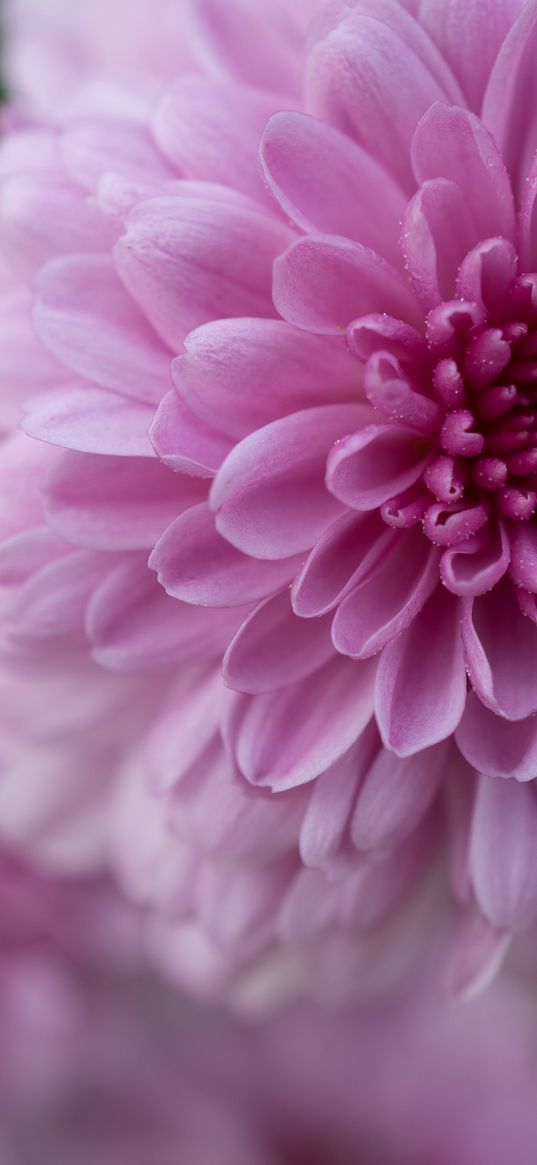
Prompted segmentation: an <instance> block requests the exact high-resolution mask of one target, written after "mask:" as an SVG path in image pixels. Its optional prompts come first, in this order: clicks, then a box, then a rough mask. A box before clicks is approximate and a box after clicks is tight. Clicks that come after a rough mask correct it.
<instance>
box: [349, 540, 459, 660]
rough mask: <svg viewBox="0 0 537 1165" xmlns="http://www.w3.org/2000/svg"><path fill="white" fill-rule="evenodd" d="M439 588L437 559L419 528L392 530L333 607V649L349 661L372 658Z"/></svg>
mask: <svg viewBox="0 0 537 1165" xmlns="http://www.w3.org/2000/svg"><path fill="white" fill-rule="evenodd" d="M437 583H438V556H437V553H436V551H435V550H434V548H433V547H431V545H430V544H428V543H427V540H426V539H425V538H424V537H423V532H422V530H421V528H417V529H411V530H408V531H397V532H396V533H395V534H394V537H393V541H392V545H391V546H390V547H389V548H388V549H387V550H385V552H384V554H383V556H382V558H380V559H379V560H378V561H377V562H376V563H375V564H374V565H373V566H372V568H371V570H370V571H369V572H368V574H367V575H366V577H365V578H364V579H363V580H362V581H361V582H360V583H358V585H356V586H355V587H353V589H352V590H351V591H350V593H349V594H348V595H347V597H346V598H344V599H343V601H342V603H341V605H340V606H339V607H338V609H337V611H336V614H335V617H334V622H333V627H332V639H333V642H334V647H336V648H337V650H338V651H341V652H342V653H343V654H344V655H351V656H352V657H353V658H354V659H366V658H367V657H368V656H370V655H375V654H376V653H377V652H378V651H380V650H381V648H383V647H385V645H386V644H387V643H390V642H391V641H392V640H393V639H395V637H396V636H397V635H399V634H400V633H401V631H403V630H404V629H405V627H408V626H409V624H410V623H411V622H412V620H413V619H414V618H415V617H416V615H417V613H418V611H420V610H421V608H422V607H423V606H424V604H425V603H426V602H427V599H428V598H429V597H430V595H431V594H432V592H433V591H434V589H435V587H436V586H437Z"/></svg>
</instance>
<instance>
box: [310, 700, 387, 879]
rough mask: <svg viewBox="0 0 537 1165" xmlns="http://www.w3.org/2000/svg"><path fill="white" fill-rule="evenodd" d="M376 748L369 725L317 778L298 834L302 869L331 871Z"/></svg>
mask: <svg viewBox="0 0 537 1165" xmlns="http://www.w3.org/2000/svg"><path fill="white" fill-rule="evenodd" d="M377 747H378V735H377V731H376V728H375V724H374V721H371V723H370V724H369V725H368V726H367V728H365V729H364V731H363V732H362V735H361V736H360V738H359V740H357V742H356V744H354V745H353V746H352V748H350V749H349V751H348V752H346V753H345V754H344V756H342V757H340V759H339V760H337V761H336V762H335V764H334V765H332V767H331V768H330V769H328V771H327V772H326V773H322V774H321V776H320V777H317V780H316V781H315V784H314V785H313V788H312V790H311V793H310V796H309V800H308V805H307V809H306V812H305V814H304V820H303V823H302V828H301V830H300V856H301V858H302V861H303V862H304V865H306V866H311V867H313V868H316V869H324V870H330V869H331V868H333V866H334V863H335V861H336V859H337V856H338V854H339V853H340V852H341V851H342V848H343V846H344V843H345V839H346V834H347V830H348V825H349V821H350V816H351V812H352V808H353V805H354V802H355V800H356V793H357V790H358V788H359V786H360V782H361V781H362V780H363V777H364V773H365V772H366V771H367V768H368V766H369V764H370V763H371V760H372V757H373V755H374V751H375V749H376V748H377Z"/></svg>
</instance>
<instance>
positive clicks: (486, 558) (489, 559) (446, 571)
mask: <svg viewBox="0 0 537 1165" xmlns="http://www.w3.org/2000/svg"><path fill="white" fill-rule="evenodd" d="M510 537H511V539H512V534H511V536H510ZM510 537H509V536H508V535H507V532H506V530H505V527H504V526H503V524H502V523H501V522H499V523H498V524H497V525H495V526H492V523H490V522H489V523H488V525H487V526H486V527H485V529H484V530H480V531H479V533H478V534H475V535H474V536H473V537H472V538H467V539H466V541H465V542H459V543H458V545H456V546H454V547H453V548H452V549H450V550H446V551H444V553H443V555H442V558H441V559H440V574H441V577H442V582H443V584H444V586H445V587H447V589H448V591H451V592H452V594H454V595H461V596H462V597H465V596H468V595H484V594H486V592H487V591H490V590H492V588H493V587H495V586H496V583H498V582H499V581H500V579H501V578H503V576H504V574H505V572H506V570H507V568H508V566H509V559H510V555H511V542H510Z"/></svg>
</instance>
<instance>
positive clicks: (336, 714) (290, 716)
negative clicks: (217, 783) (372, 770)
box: [225, 657, 375, 791]
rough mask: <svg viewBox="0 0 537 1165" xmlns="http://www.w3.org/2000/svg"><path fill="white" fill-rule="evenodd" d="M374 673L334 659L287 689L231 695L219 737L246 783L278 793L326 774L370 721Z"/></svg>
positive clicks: (365, 665) (367, 666)
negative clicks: (223, 733)
mask: <svg viewBox="0 0 537 1165" xmlns="http://www.w3.org/2000/svg"><path fill="white" fill-rule="evenodd" d="M374 672H375V668H374V664H373V663H372V662H370V661H367V662H366V663H355V662H354V661H351V660H344V659H341V657H336V658H335V659H333V660H332V662H330V663H328V664H326V665H325V666H324V667H323V668H322V669H321V670H320V671H318V672H315V673H314V674H313V675H312V676H308V677H307V678H306V679H304V680H301V681H299V682H298V683H296V684H293V685H292V686H291V687H288V688H282V689H279V690H278V691H276V692H269V693H267V694H265V695H259V696H243V695H234V696H233V697H232V700H231V703H230V706H229V715H228V720H227V724H226V726H225V735H226V739H227V742H228V745H229V747H230V748H231V749H232V752H233V755H234V756H235V758H236V761H237V764H238V765H239V768H240V769H241V772H243V773H244V776H245V777H246V778H247V780H248V781H251V783H252V784H254V785H262V786H267V787H269V788H272V789H274V791H280V790H282V789H290V788H293V787H294V786H295V785H302V784H304V783H305V782H306V781H311V780H312V779H313V778H314V777H317V776H319V774H320V773H323V772H324V771H325V769H328V768H330V766H331V765H333V764H334V762H335V761H336V760H337V759H338V758H339V757H340V756H342V755H343V753H345V752H347V750H348V749H349V748H350V747H351V745H352V744H353V743H354V741H355V740H357V739H358V737H359V736H360V734H361V732H363V730H364V728H365V726H366V724H367V723H368V721H369V720H370V718H371V712H372V705H373V684H374ZM321 706H322V709H323V714H322V716H319V715H318V712H317V709H318V708H319V707H321Z"/></svg>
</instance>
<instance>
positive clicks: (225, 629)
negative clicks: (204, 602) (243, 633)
mask: <svg viewBox="0 0 537 1165" xmlns="http://www.w3.org/2000/svg"><path fill="white" fill-rule="evenodd" d="M237 618H238V615H237V612H236V611H233V612H224V613H223V615H222V614H221V613H220V612H214V613H213V612H207V611H205V610H203V609H200V608H196V607H194V608H193V607H190V606H187V605H186V604H185V603H179V602H177V600H176V599H171V598H170V597H169V596H168V595H167V594H166V592H165V591H164V590H163V589H162V587H160V586H159V584H158V582H157V579H156V578H155V575H154V574H153V572H152V571H151V570H149V569H148V566H147V556H145V555H141V556H138V555H135V556H133V557H129V558H128V559H126V560H125V561H124V562H122V563H120V564H119V565H118V566H117V567H115V569H114V570H113V571H111V572H110V573H109V574H108V575H107V577H106V578H105V579H104V581H103V582H102V583H101V585H100V586H99V587H98V588H97V589H96V590H95V591H94V593H93V596H92V598H91V602H90V603H89V606H88V610H87V615H86V631H87V634H88V637H89V639H90V641H91V643H92V645H93V652H92V654H93V658H94V659H96V660H97V662H98V663H100V664H102V665H103V666H104V667H110V668H113V669H114V670H119V671H124V670H127V671H129V670H136V669H137V668H141V667H147V666H151V665H159V666H160V665H163V664H166V665H168V666H169V665H175V664H176V663H177V661H178V660H180V661H181V663H182V664H186V663H187V662H189V661H192V660H194V661H197V660H200V659H202V660H205V659H207V658H210V657H211V656H214V657H215V658H216V657H218V656H219V654H220V653H221V652H222V650H225V647H226V646H227V644H228V642H229V640H230V637H231V636H232V635H233V632H234V630H235V628H236V625H237Z"/></svg>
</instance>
